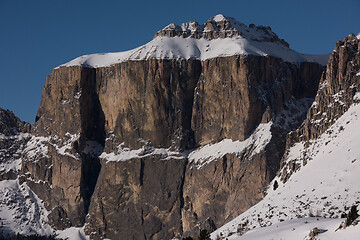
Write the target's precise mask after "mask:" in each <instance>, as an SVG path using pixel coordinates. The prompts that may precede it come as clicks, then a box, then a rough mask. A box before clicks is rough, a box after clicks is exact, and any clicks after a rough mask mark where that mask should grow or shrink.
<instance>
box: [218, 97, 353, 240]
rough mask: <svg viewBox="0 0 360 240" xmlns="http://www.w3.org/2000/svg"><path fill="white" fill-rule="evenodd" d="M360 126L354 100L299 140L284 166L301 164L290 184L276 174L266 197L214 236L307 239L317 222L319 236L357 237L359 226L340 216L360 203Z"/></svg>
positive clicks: (287, 155)
mask: <svg viewBox="0 0 360 240" xmlns="http://www.w3.org/2000/svg"><path fill="white" fill-rule="evenodd" d="M358 97H359V94H357V95H355V97H354V100H355V101H358V100H359V98H358ZM359 126H360V104H359V103H355V104H353V105H352V106H351V107H350V108H349V109H348V111H347V112H346V113H345V114H344V115H343V116H342V117H340V118H339V119H338V120H337V121H336V122H335V123H334V124H333V125H332V126H331V127H330V128H329V129H328V130H327V131H326V132H325V133H323V134H322V135H321V136H320V137H318V138H317V139H316V140H312V141H310V142H309V143H308V144H305V142H300V143H297V144H295V145H294V146H293V147H292V148H290V149H289V150H288V152H287V154H286V157H285V164H284V168H283V169H282V170H283V171H288V164H286V163H289V162H292V163H300V166H301V167H300V168H298V169H297V170H296V171H295V172H294V173H293V174H292V175H291V177H290V178H289V179H288V180H287V181H286V182H285V183H284V182H283V181H282V180H281V177H280V176H277V177H276V178H275V179H274V180H273V181H272V184H270V186H269V189H268V191H267V195H266V197H265V198H264V199H263V200H262V201H261V202H259V203H258V204H256V205H255V206H253V207H252V208H250V209H249V210H247V211H246V212H244V213H243V214H241V215H240V216H239V217H237V218H235V219H234V220H233V221H231V222H229V223H228V224H226V225H224V226H223V227H221V228H219V229H218V230H216V231H215V232H213V233H212V238H213V239H216V238H217V237H218V236H224V237H227V236H229V237H228V239H229V240H230V239H308V237H309V233H310V231H311V230H312V229H314V228H315V227H316V228H318V229H319V234H318V239H357V238H358V237H359V236H360V225H356V226H349V227H347V228H345V229H339V226H340V224H342V223H343V222H344V221H345V219H344V218H341V216H344V215H345V214H347V213H348V212H349V209H350V207H351V206H352V205H358V204H359V203H360V188H359V182H360V148H359V146H360V138H359ZM280 172H282V171H280ZM276 185H278V186H277V187H276Z"/></svg>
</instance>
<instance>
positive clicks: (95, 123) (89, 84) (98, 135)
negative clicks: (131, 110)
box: [79, 68, 105, 222]
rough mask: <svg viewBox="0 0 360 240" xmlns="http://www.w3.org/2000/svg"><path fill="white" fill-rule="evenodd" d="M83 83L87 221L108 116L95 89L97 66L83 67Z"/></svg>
mask: <svg viewBox="0 0 360 240" xmlns="http://www.w3.org/2000/svg"><path fill="white" fill-rule="evenodd" d="M80 84H81V97H80V98H81V103H80V113H81V122H82V134H81V137H80V147H79V151H81V152H80V155H81V161H82V169H81V185H80V194H81V196H82V197H83V199H84V222H85V216H86V215H87V213H88V212H89V206H90V202H91V197H92V195H93V193H94V190H95V186H96V183H97V179H98V177H99V174H100V170H101V164H100V159H99V154H100V153H101V152H102V150H103V148H104V145H105V116H104V112H103V111H102V108H101V104H100V101H99V97H98V94H97V89H96V69H93V68H82V70H81V83H80Z"/></svg>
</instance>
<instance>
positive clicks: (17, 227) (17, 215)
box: [0, 180, 52, 236]
mask: <svg viewBox="0 0 360 240" xmlns="http://www.w3.org/2000/svg"><path fill="white" fill-rule="evenodd" d="M47 215H48V212H47V210H46V209H45V207H44V204H43V203H42V201H41V200H40V199H39V198H38V197H37V196H36V194H35V193H34V192H33V191H32V190H31V189H30V188H29V187H28V186H27V185H26V183H23V184H19V182H18V180H3V181H0V219H1V223H2V226H1V230H2V232H3V234H4V235H5V236H7V235H12V234H14V233H20V234H23V235H32V234H40V235H51V234H52V229H51V227H50V226H49V225H48V219H47V217H46V216H47Z"/></svg>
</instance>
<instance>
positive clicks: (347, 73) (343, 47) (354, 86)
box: [296, 34, 360, 140]
mask: <svg viewBox="0 0 360 240" xmlns="http://www.w3.org/2000/svg"><path fill="white" fill-rule="evenodd" d="M326 69H327V70H326V73H324V74H323V75H322V77H321V80H320V85H319V90H318V92H317V95H316V98H315V102H314V104H313V105H312V107H311V108H310V109H309V111H308V114H307V117H306V120H305V121H304V123H303V125H302V127H301V128H300V129H299V130H298V131H297V133H296V135H297V137H296V139H298V140H309V139H315V138H317V137H318V136H319V135H321V134H322V133H323V132H324V131H326V129H327V128H328V127H329V126H330V125H332V124H333V123H334V122H335V120H336V119H338V118H339V117H341V115H342V114H343V113H344V112H345V111H346V110H347V109H348V108H349V106H350V105H351V104H352V103H353V102H354V101H357V100H358V99H357V98H354V96H355V93H357V92H358V91H359V87H360V75H359V74H358V73H359V69H360V41H359V39H358V38H357V37H356V36H355V35H354V34H351V35H349V36H347V37H346V38H345V39H344V40H341V41H338V42H337V43H336V45H335V49H334V51H333V52H332V54H331V55H330V58H329V62H328V64H327V68H326Z"/></svg>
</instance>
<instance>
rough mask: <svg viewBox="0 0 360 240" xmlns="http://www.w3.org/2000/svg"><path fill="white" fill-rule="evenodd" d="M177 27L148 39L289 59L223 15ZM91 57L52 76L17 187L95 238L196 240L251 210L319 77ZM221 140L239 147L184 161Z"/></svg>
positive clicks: (225, 65)
mask: <svg viewBox="0 0 360 240" xmlns="http://www.w3.org/2000/svg"><path fill="white" fill-rule="evenodd" d="M180 28H181V30H180ZM180 28H179V27H176V26H169V27H167V28H165V29H164V30H162V31H160V32H158V33H157V34H156V35H155V37H157V36H168V37H174V36H180V37H191V38H194V39H198V38H204V39H206V40H211V39H218V38H220V39H221V38H229V37H232V36H234V34H235V35H237V36H241V37H243V38H247V39H249V41H250V40H251V41H257V42H271V43H274V42H275V43H276V44H278V45H281V49H283V48H286V49H287V50H289V51H290V49H288V44H287V43H286V42H285V41H283V40H280V39H279V38H278V37H277V36H276V34H275V33H273V32H272V31H271V29H270V28H268V27H255V26H252V25H251V26H249V27H246V26H245V25H243V24H240V23H238V22H237V21H236V20H234V19H229V18H224V17H223V16H216V17H214V18H212V19H210V20H209V21H208V22H207V23H205V25H204V26H199V25H198V24H196V23H189V24H185V25H184V26H182V27H180ZM184 29H185V30H184ZM193 29H195V30H194V31H193ZM291 51H292V50H291ZM88 60H89V59H88ZM88 60H86V61H87V62H86V61H85V62H84V63H81V64H80V65H76V64H73V65H69V66H60V67H58V68H56V69H54V70H53V71H52V73H51V74H50V75H49V76H48V78H47V80H46V84H45V86H44V88H43V96H42V100H41V103H40V108H39V110H38V113H37V116H36V122H35V123H34V124H33V125H32V127H31V134H29V136H28V139H27V142H26V145H25V147H26V149H25V150H24V154H23V155H22V167H21V177H20V179H21V181H26V183H27V185H28V186H30V187H31V189H32V190H33V191H34V192H35V193H36V194H37V195H38V196H39V197H40V198H41V199H43V200H44V202H45V206H46V208H47V209H48V210H49V216H48V218H49V220H50V222H51V224H52V226H54V227H55V228H56V229H64V228H68V227H70V226H83V225H84V224H85V223H86V227H85V232H86V233H87V234H88V235H90V236H91V238H93V239H104V238H110V239H171V238H173V237H181V236H184V235H194V234H197V231H198V230H199V229H198V228H199V227H200V228H207V229H208V230H211V229H215V228H217V227H219V226H221V225H222V224H224V223H225V222H226V221H228V220H230V219H231V218H233V217H235V216H237V215H238V214H239V213H241V212H242V211H245V210H246V209H248V208H249V207H251V206H252V205H253V204H255V203H256V202H257V201H259V200H260V199H261V198H262V197H263V194H264V189H265V187H266V186H267V185H268V184H269V182H270V181H271V179H272V178H273V177H274V176H275V174H276V172H277V171H278V169H279V166H280V160H281V157H282V154H283V152H284V151H285V145H286V137H285V136H286V134H287V133H288V132H290V131H292V130H295V129H296V128H297V127H298V126H299V125H300V123H301V122H302V120H303V119H304V117H305V114H304V113H305V112H306V110H307V108H308V107H309V102H311V100H312V99H313V98H314V97H315V94H316V92H317V86H318V84H319V79H320V76H321V73H322V72H323V70H324V67H323V66H321V65H320V64H318V63H315V62H306V61H300V62H287V61H285V60H283V59H282V58H279V57H274V56H270V55H266V56H263V55H257V54H235V55H232V56H218V57H214V58H209V59H205V60H201V59H196V58H156V57H154V58H151V57H147V58H144V59H137V60H127V61H121V62H116V63H115V64H110V65H109V66H101V67H93V65H91V64H90V60H91V59H90V60H89V61H88ZM85 63H86V64H85ZM309 99H310V100H309ZM290 120H291V121H290ZM264 125H266V126H268V128H266V131H265V130H264V129H263V130H261V126H264ZM259 129H260V130H261V131H260V130H259ZM264 135H266V137H263V136H264ZM261 139H262V140H261ZM222 140H226V141H231V143H234V144H237V145H236V146H238V147H237V148H236V149H235V150H231V151H229V150H226V151H225V152H224V153H221V154H219V155H216V156H211V157H205V158H204V157H190V155H191V154H192V153H194V152H195V151H197V150H201V149H202V148H204V149H205V148H206V147H208V148H209V149H211V148H212V147H214V146H217V145H216V143H219V142H221V141H222ZM260 143H261V144H260ZM212 144H213V145H212ZM219 151H220V150H219ZM220 152H221V151H220ZM192 156H195V155H194V154H193V155H192Z"/></svg>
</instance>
